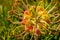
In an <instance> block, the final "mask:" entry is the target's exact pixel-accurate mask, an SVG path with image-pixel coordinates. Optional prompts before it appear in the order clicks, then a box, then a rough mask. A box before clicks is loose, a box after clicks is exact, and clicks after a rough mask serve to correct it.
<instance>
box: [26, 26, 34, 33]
mask: <svg viewBox="0 0 60 40" xmlns="http://www.w3.org/2000/svg"><path fill="white" fill-rule="evenodd" d="M32 29H33V26H25V31H27V32H30V31H31V30H32Z"/></svg>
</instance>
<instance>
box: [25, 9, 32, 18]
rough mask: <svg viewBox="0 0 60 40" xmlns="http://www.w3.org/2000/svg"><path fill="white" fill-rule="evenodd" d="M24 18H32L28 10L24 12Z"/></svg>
mask: <svg viewBox="0 0 60 40" xmlns="http://www.w3.org/2000/svg"><path fill="white" fill-rule="evenodd" d="M24 17H26V18H27V17H28V18H31V17H32V13H30V12H29V11H28V10H25V11H24Z"/></svg>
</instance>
